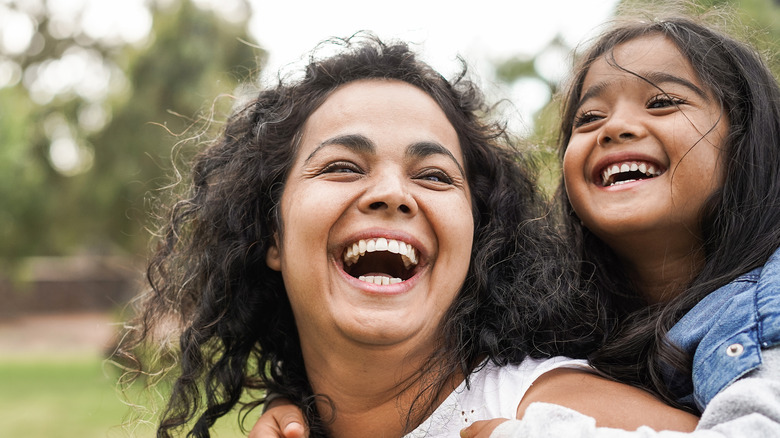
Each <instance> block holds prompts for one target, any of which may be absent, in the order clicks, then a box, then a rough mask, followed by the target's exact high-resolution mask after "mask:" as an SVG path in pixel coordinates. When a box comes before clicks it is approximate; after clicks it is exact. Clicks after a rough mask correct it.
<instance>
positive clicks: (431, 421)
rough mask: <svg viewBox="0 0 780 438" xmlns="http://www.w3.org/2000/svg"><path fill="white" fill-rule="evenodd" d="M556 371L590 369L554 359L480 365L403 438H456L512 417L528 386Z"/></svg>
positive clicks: (568, 361) (579, 361) (560, 358)
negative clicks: (462, 432)
mask: <svg viewBox="0 0 780 438" xmlns="http://www.w3.org/2000/svg"><path fill="white" fill-rule="evenodd" d="M556 368H583V369H587V370H590V367H589V366H588V364H587V362H586V361H584V360H575V359H569V358H566V357H554V358H551V359H532V358H526V359H525V360H524V361H523V362H522V363H521V364H519V365H507V366H504V367H499V366H496V365H495V364H493V363H492V362H489V361H488V362H487V363H483V364H482V365H480V366H479V367H477V369H476V371H474V372H473V373H471V377H470V381H469V387H468V388H467V387H466V381H465V380H464V381H463V382H462V383H461V384H460V385H459V386H458V387H457V388H456V389H455V390H454V391H453V392H452V393H450V395H449V396H448V397H447V398H446V399H445V400H444V401H443V402H442V404H441V405H439V407H438V408H436V410H435V411H434V412H433V414H431V416H430V417H428V418H427V419H426V420H425V421H424V422H423V423H422V424H420V425H419V426H417V428H416V429H414V430H413V431H411V432H410V433H409V434H407V435H406V436H405V437H404V438H434V437H436V438H450V437H452V438H457V437H459V436H460V430H461V429H463V428H464V427H468V426H470V425H471V423H473V422H474V421H478V420H489V419H492V418H515V417H517V406H518V405H519V404H520V400H522V398H523V395H525V392H526V391H528V388H530V387H531V384H532V383H533V382H534V381H535V380H536V379H537V378H539V376H541V375H542V374H544V373H546V372H548V371H551V370H553V369H556Z"/></svg>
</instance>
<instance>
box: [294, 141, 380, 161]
mask: <svg viewBox="0 0 780 438" xmlns="http://www.w3.org/2000/svg"><path fill="white" fill-rule="evenodd" d="M333 145H338V146H344V147H346V148H347V149H351V150H353V151H355V152H368V153H372V154H373V153H376V145H374V142H372V141H371V139H369V138H368V137H366V136H364V135H361V134H346V135H337V136H335V137H332V138H329V139H327V140H325V141H323V142H322V143H320V144H319V145H317V147H316V148H314V150H313V151H312V152H311V153H310V154H309V156H308V157H306V160H305V161H304V163H308V162H309V160H311V159H312V158H313V157H314V156H315V155H316V154H317V152H319V151H320V150H321V149H322V148H324V147H326V146H333Z"/></svg>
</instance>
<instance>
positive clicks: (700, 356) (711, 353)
mask: <svg viewBox="0 0 780 438" xmlns="http://www.w3.org/2000/svg"><path fill="white" fill-rule="evenodd" d="M668 339H669V340H670V341H671V342H672V343H674V344H676V345H677V346H679V347H680V348H682V349H683V350H685V351H686V352H688V354H690V355H691V356H692V357H693V380H692V382H691V381H690V380H689V379H687V378H681V377H680V376H679V375H677V376H673V377H670V379H669V382H668V383H669V386H670V389H672V391H673V392H674V393H675V394H676V395H677V396H678V397H679V401H681V402H682V403H684V404H688V405H692V404H694V403H695V406H696V407H697V408H698V409H699V410H700V411H703V410H704V408H705V407H706V406H707V404H708V403H709V402H710V400H712V398H713V397H714V396H715V395H716V394H718V393H719V392H720V391H722V390H723V389H724V388H726V387H727V386H729V385H730V384H731V383H733V382H734V381H736V380H737V379H739V378H741V377H743V376H744V375H745V374H747V373H748V372H750V371H752V370H754V369H756V368H758V367H759V366H761V361H762V359H761V350H762V349H767V348H770V347H773V346H775V345H778V344H780V249H778V250H776V251H775V253H774V254H773V255H772V256H771V257H770V258H769V260H768V261H767V263H766V264H765V265H764V266H762V267H760V268H756V269H754V270H752V271H750V272H748V273H746V274H743V275H741V276H740V277H738V278H736V279H735V280H733V281H732V282H731V283H729V284H727V285H725V286H723V287H721V288H719V289H717V290H715V291H713V292H712V293H710V294H709V295H707V296H706V297H705V298H704V299H703V300H701V302H699V304H697V305H696V306H695V307H694V308H693V309H691V311H690V312H688V313H687V314H686V315H685V316H683V317H682V319H680V321H679V322H678V323H677V324H675V326H674V327H672V329H671V330H670V331H669V333H668Z"/></svg>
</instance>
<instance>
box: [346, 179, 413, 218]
mask: <svg viewBox="0 0 780 438" xmlns="http://www.w3.org/2000/svg"><path fill="white" fill-rule="evenodd" d="M372 180H373V181H371V183H372V184H371V186H370V187H369V188H368V190H366V192H365V193H364V195H363V197H362V198H361V200H360V205H359V208H360V210H361V211H363V212H364V213H377V212H380V213H387V214H396V213H400V214H403V215H413V214H415V213H416V212H417V202H416V200H415V199H414V197H413V196H412V195H411V194H410V193H409V190H408V187H407V184H408V183H409V181H408V178H405V177H404V176H403V175H395V174H390V172H386V173H384V174H383V175H379V176H377V177H376V178H372Z"/></svg>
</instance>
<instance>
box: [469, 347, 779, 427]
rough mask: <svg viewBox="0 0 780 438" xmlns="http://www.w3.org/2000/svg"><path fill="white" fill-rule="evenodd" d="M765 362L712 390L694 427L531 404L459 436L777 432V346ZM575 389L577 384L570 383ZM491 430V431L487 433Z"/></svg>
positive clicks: (766, 357)
mask: <svg viewBox="0 0 780 438" xmlns="http://www.w3.org/2000/svg"><path fill="white" fill-rule="evenodd" d="M763 355H764V363H763V364H762V366H761V367H760V368H759V369H758V370H757V371H756V372H754V373H752V374H751V375H750V376H749V377H746V378H743V379H740V380H738V381H737V382H735V383H733V384H732V385H731V386H729V387H727V388H726V389H725V390H723V391H721V392H720V393H719V394H718V395H716V396H715V397H714V398H713V399H712V401H711V402H710V404H709V405H708V406H707V408H706V409H705V411H704V414H703V415H702V419H701V421H700V423H699V425H698V427H697V428H696V430H695V431H693V432H674V431H669V430H666V431H657V430H655V429H652V428H650V427H645V426H643V427H639V428H636V429H632V430H621V429H612V428H607V427H600V425H599V424H597V423H598V420H596V419H595V418H593V417H589V416H587V415H583V414H582V413H580V412H577V411H575V410H574V409H570V408H566V407H562V406H559V405H554V404H547V403H534V404H532V405H530V406H528V408H527V409H526V410H525V412H524V417H523V420H490V421H480V422H475V423H474V424H473V425H472V426H471V427H469V428H467V429H464V431H463V432H462V433H461V436H463V437H464V438H487V437H490V438H546V437H558V436H578V437H581V438H754V437H770V436H773V437H775V436H776V437H780V348H777V347H775V348H773V349H770V350H766V351H764V354H763ZM572 392H573V393H576V389H575V388H572ZM491 432H492V433H491Z"/></svg>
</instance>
